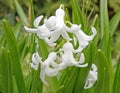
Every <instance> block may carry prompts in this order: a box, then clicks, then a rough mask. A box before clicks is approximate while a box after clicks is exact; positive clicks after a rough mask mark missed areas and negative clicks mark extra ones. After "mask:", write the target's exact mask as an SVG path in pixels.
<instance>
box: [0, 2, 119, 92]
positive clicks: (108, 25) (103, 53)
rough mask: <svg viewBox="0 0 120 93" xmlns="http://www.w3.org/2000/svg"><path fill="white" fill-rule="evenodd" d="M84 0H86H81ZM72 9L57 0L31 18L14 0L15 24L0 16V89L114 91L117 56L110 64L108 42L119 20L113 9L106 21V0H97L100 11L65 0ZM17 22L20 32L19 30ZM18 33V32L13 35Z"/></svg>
mask: <svg viewBox="0 0 120 93" xmlns="http://www.w3.org/2000/svg"><path fill="white" fill-rule="evenodd" d="M85 2H87V1H85ZM70 3H71V5H70V6H71V8H72V11H71V13H72V15H70V13H69V12H68V9H67V7H66V6H65V5H64V4H60V5H59V6H58V8H57V9H56V10H55V11H54V14H53V15H52V16H46V15H44V16H43V15H39V16H38V17H37V16H35V17H34V8H33V7H34V5H33V2H32V1H30V13H29V14H30V22H28V21H27V18H26V15H25V13H24V12H23V10H22V7H21V5H20V4H19V3H18V1H17V0H14V4H15V7H16V10H17V12H18V14H19V17H20V18H21V22H20V24H23V25H22V26H21V25H20V26H19V24H17V25H16V26H15V27H11V26H10V24H9V23H8V22H7V21H6V20H3V23H2V26H3V31H4V33H3V36H2V37H0V47H1V50H0V92H2V93H119V92H120V83H119V82H120V58H119V56H118V59H117V60H116V62H115V63H114V64H116V65H117V66H116V67H114V65H113V62H112V61H113V60H112V59H113V56H112V55H111V52H112V50H111V43H112V38H113V35H114V32H115V30H116V27H117V25H118V23H119V21H120V17H119V16H120V11H118V12H117V13H116V14H115V15H114V16H113V17H112V19H111V20H110V21H109V17H108V9H107V3H108V2H107V0H100V2H99V3H100V7H99V8H100V11H99V14H95V16H94V17H93V18H92V19H90V16H91V14H92V12H93V11H92V10H91V12H90V13H89V14H87V12H86V11H87V7H88V6H86V7H85V6H84V7H83V8H82V9H81V8H80V7H79V5H78V2H77V0H70ZM19 27H22V29H23V30H24V33H22V35H19V33H21V31H20V29H19ZM18 37H19V38H18Z"/></svg>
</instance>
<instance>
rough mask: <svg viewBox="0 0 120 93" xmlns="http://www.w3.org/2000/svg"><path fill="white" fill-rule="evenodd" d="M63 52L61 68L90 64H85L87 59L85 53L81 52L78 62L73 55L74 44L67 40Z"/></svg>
mask: <svg viewBox="0 0 120 93" xmlns="http://www.w3.org/2000/svg"><path fill="white" fill-rule="evenodd" d="M61 50H63V54H62V55H61V57H62V62H61V64H60V68H61V69H65V68H66V67H68V66H76V67H86V66H87V65H88V64H87V63H86V64H83V63H84V61H85V58H84V54H83V53H81V56H80V60H79V61H78V62H77V61H76V60H75V58H74V56H73V52H74V49H73V46H72V44H71V43H70V42H67V43H65V44H64V45H63V48H62V49H61Z"/></svg>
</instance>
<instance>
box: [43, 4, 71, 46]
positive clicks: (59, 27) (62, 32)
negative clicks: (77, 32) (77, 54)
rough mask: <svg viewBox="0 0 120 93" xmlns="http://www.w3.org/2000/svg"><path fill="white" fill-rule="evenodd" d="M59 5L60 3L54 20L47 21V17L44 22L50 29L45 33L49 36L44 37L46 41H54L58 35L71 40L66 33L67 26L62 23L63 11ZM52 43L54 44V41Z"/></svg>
mask: <svg viewBox="0 0 120 93" xmlns="http://www.w3.org/2000/svg"><path fill="white" fill-rule="evenodd" d="M61 7H62V5H61V6H60V7H59V9H57V10H56V13H55V20H54V21H53V22H49V20H47V19H46V20H45V22H44V24H45V25H46V27H47V28H48V29H49V30H51V31H50V33H49V34H48V35H47V36H49V38H47V39H46V41H47V43H54V42H55V41H56V40H57V39H58V38H59V37H60V36H62V37H63V38H64V39H66V40H68V41H70V40H71V38H70V37H69V35H68V33H67V29H66V28H67V27H66V25H65V23H64V16H65V12H64V10H63V9H62V8H61ZM54 44H55V45H56V43H54Z"/></svg>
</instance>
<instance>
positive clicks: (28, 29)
mask: <svg viewBox="0 0 120 93" xmlns="http://www.w3.org/2000/svg"><path fill="white" fill-rule="evenodd" d="M24 28H25V30H26V31H27V32H31V33H37V32H38V30H37V29H36V28H29V27H26V26H24Z"/></svg>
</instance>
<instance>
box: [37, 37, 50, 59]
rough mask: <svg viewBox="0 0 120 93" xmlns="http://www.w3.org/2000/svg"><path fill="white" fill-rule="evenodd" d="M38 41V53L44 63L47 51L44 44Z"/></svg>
mask: <svg viewBox="0 0 120 93" xmlns="http://www.w3.org/2000/svg"><path fill="white" fill-rule="evenodd" d="M38 41H39V53H40V56H41V57H42V59H43V61H44V60H45V59H46V58H47V57H48V53H49V51H48V48H47V45H46V43H45V42H44V41H43V40H41V39H39V38H38Z"/></svg>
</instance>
